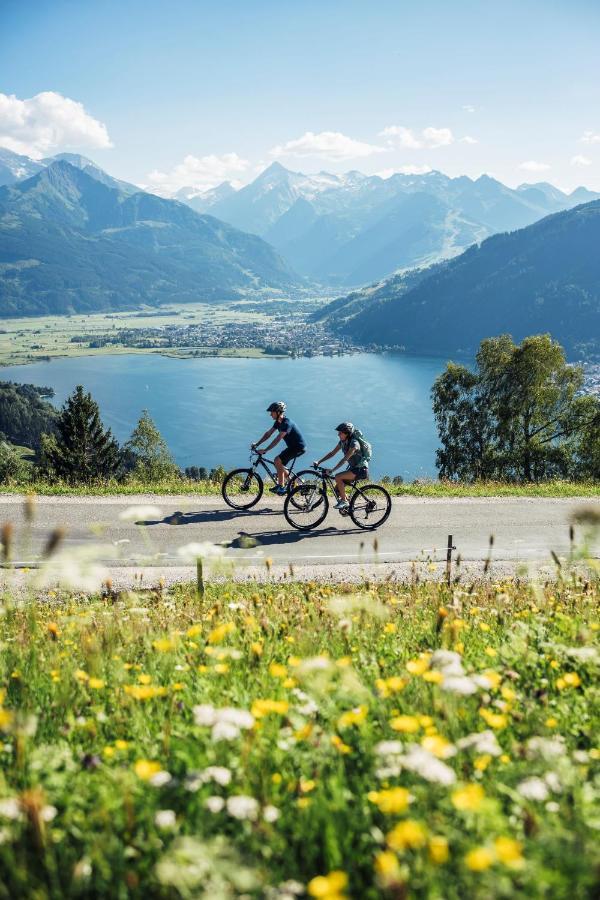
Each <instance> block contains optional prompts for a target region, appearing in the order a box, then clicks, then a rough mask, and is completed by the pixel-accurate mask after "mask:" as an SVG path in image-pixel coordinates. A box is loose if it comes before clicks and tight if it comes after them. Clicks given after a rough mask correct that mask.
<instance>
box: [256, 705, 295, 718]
mask: <svg viewBox="0 0 600 900" xmlns="http://www.w3.org/2000/svg"><path fill="white" fill-rule="evenodd" d="M289 706H290V705H289V703H288V702H287V700H255V701H254V703H253V704H252V708H251V710H250V711H251V713H252V715H253V716H254V718H255V719H262V718H263V716H268V715H269V714H270V713H274V714H275V715H278V716H285V714H286V713H287V711H288V709H289Z"/></svg>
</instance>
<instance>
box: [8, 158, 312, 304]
mask: <svg viewBox="0 0 600 900" xmlns="http://www.w3.org/2000/svg"><path fill="white" fill-rule="evenodd" d="M99 171H100V172H101V170H99ZM101 174H104V173H101ZM129 188H130V186H127V189H123V188H122V187H121V186H120V185H119V183H118V182H116V181H115V180H114V179H110V176H106V179H104V178H103V179H99V177H98V174H97V173H95V172H94V173H92V174H90V172H89V167H87V166H84V167H83V168H82V167H79V166H77V167H76V166H73V165H71V163H69V162H67V161H64V160H59V161H57V162H54V163H52V164H51V165H50V166H48V167H47V168H45V169H43V170H42V171H41V172H39V173H38V174H37V175H34V176H33V177H32V178H28V179H26V180H24V181H19V182H17V183H15V184H13V185H10V186H6V185H5V186H4V187H1V188H0V315H5V316H18V315H34V314H43V313H70V312H74V311H77V312H86V311H95V310H111V309H123V308H131V307H134V306H139V305H140V304H159V303H161V302H188V301H211V300H228V299H236V298H238V297H239V296H240V295H241V294H242V293H243V292H244V291H246V290H248V289H267V288H277V289H289V288H290V287H293V286H294V285H295V284H297V283H298V279H297V276H295V274H294V273H293V272H292V271H291V269H290V268H289V266H288V265H287V264H286V263H285V262H284V261H283V259H282V258H281V257H280V256H279V255H278V254H277V253H276V252H275V251H274V250H273V248H272V247H270V246H269V245H268V244H267V243H266V242H265V241H263V240H262V239H261V238H259V237H257V236H256V235H252V234H244V233H243V232H241V231H238V230H237V229H236V228H233V227H232V226H230V225H227V224H225V223H224V222H220V221H218V220H217V219H215V218H213V217H212V216H201V215H199V214H197V213H195V212H193V211H192V210H191V209H190V208H189V207H187V206H186V205H185V204H183V203H177V202H175V201H172V200H164V199H162V198H160V197H157V196H155V195H153V194H146V193H144V192H142V191H136V192H135V193H134V192H132V191H131V190H130V189H129Z"/></svg>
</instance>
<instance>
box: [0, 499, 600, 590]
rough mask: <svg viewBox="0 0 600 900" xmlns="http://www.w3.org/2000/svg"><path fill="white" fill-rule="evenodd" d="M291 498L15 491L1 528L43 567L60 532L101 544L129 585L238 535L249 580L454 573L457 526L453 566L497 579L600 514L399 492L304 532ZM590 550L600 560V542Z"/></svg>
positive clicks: (0, 512) (1, 508)
mask: <svg viewBox="0 0 600 900" xmlns="http://www.w3.org/2000/svg"><path fill="white" fill-rule="evenodd" d="M137 507H139V509H137V511H136V508H137ZM142 507H155V509H154V510H151V509H146V510H144V509H142ZM282 507H283V501H282V500H280V499H279V498H274V497H271V498H266V499H263V500H262V501H261V503H260V504H259V505H258V506H257V507H256V508H255V509H254V510H252V511H250V512H236V511H234V510H232V509H230V508H229V507H227V506H226V505H225V503H224V502H223V501H222V500H221V498H220V497H198V496H175V497H166V496H161V497H158V496H148V495H144V496H136V497H123V496H119V497H39V498H36V500H35V502H34V505H33V506H32V507H29V510H30V515H29V516H28V515H27V507H26V504H25V501H24V498H23V497H19V496H9V495H4V496H2V497H0V525H2V524H4V523H11V526H12V529H11V540H10V543H11V564H12V566H13V567H14V568H15V569H16V571H17V572H19V571H21V572H22V571H23V570H24V569H32V568H36V567H37V566H38V565H39V564H40V561H41V559H42V557H43V554H44V548H45V547H46V545H47V542H48V539H49V536H50V535H51V534H52V533H53V532H56V530H57V529H60V530H61V540H60V548H62V552H63V553H64V552H65V551H68V550H69V549H74V550H75V551H76V552H79V551H80V549H81V548H90V552H91V548H92V547H94V546H95V547H96V548H98V549H97V553H96V555H97V556H98V558H99V559H100V561H101V562H102V563H103V564H104V566H105V567H106V571H107V572H108V573H109V575H110V577H111V578H112V579H113V581H115V583H117V584H119V585H122V586H127V585H131V584H137V583H138V582H139V579H140V576H142V577H143V578H144V579H145V583H150V582H156V581H157V580H158V579H162V581H164V582H165V583H171V582H173V581H178V580H186V579H189V578H191V577H192V576H193V574H194V572H195V569H194V567H192V566H191V565H190V560H189V559H186V558H184V557H182V556H181V552H180V551H181V548H182V547H185V546H186V545H188V544H190V543H198V542H200V543H204V542H208V543H210V544H227V545H228V549H227V551H226V558H227V560H230V561H231V562H232V563H233V564H234V565H235V572H236V577H238V578H248V577H252V578H264V577H268V578H285V577H288V578H289V577H295V578H303V579H304V578H306V579H312V578H328V579H333V580H352V581H356V580H360V579H362V578H365V577H369V578H375V577H381V578H386V577H388V578H398V579H405V578H410V577H415V573H418V574H419V577H431V578H435V577H444V573H445V560H446V547H447V543H448V536H449V535H451V536H452V544H453V547H455V548H456V549H455V550H454V551H453V556H452V559H453V562H452V565H453V569H452V571H453V574H456V573H459V574H460V573H461V572H462V573H463V575H464V576H465V577H475V576H477V575H483V574H486V575H493V576H494V577H497V576H500V575H505V574H511V573H523V574H525V572H526V571H527V572H529V573H530V574H532V573H535V574H540V573H541V574H552V572H554V573H556V563H555V561H554V558H553V556H552V553H554V554H555V556H556V557H558V558H559V559H564V558H567V557H568V556H569V554H570V552H571V550H572V549H573V547H578V546H580V545H581V542H582V541H583V531H582V528H581V527H580V526H578V525H576V526H575V528H574V543H573V544H572V543H571V534H570V526H571V523H572V521H573V515H574V514H576V513H577V511H579V510H581V509H582V508H583V507H593V508H594V509H595V510H596V511H597V512H600V501H599V500H598V499H589V500H588V499H583V498H578V499H545V498H544V499H541V498H487V497H486V498H452V499H431V498H418V497H395V498H394V499H393V508H392V513H391V515H390V518H389V519H388V521H387V522H386V523H385V524H384V525H383V526H382V527H381V528H380V529H378V530H377V531H376V532H365V531H362V530H360V529H357V528H356V527H355V526H354V525H353V523H352V522H351V521H350V520H349V519H348V518H342V517H341V516H340V515H339V514H338V513H337V512H335V511H334V510H330V512H329V515H328V517H327V519H326V520H325V521H324V522H323V524H322V525H321V526H320V527H319V528H317V529H316V530H315V531H311V532H308V533H306V532H297V531H295V530H293V529H292V528H291V527H290V526H289V525H288V523H287V522H286V521H285V519H284V517H283V514H282ZM132 509H133V510H134V515H133V519H126V518H123V515H124V514H125V515H127V511H128V510H132ZM589 549H590V552H591V555H592V556H593V557H594V558H596V559H598V558H599V556H600V544H599V542H598V541H596V542H595V543H594V544H593V545H592V546H591V547H590V548H589ZM486 560H488V562H487V564H486ZM457 561H458V564H459V568H458V569H457V568H456V564H457ZM3 571H4V575H3V576H2V577H3V578H4V580H5V581H6V578H9V577H10V578H13V579H14V578H15V577H16V576H15V571H14V569H13V571H12V572H10V571H9V570H6V569H5V570H3ZM0 581H1V578H0Z"/></svg>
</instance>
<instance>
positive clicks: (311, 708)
mask: <svg viewBox="0 0 600 900" xmlns="http://www.w3.org/2000/svg"><path fill="white" fill-rule="evenodd" d="M292 694H293V695H294V697H296V699H297V700H299V701H300V703H301V704H302V705H301V706H297V707H296V711H297V712H299V713H300V715H301V716H314V715H316V713H318V712H319V707H318V706H317V704H316V703H315V701H314V700H313V699H312V698H311V697H309V696H308V694H305V693H304V691H301V690H300V688H294V690H293V691H292Z"/></svg>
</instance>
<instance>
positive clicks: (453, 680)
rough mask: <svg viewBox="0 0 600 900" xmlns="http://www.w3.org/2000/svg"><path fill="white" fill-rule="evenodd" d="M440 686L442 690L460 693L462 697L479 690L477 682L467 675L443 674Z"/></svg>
mask: <svg viewBox="0 0 600 900" xmlns="http://www.w3.org/2000/svg"><path fill="white" fill-rule="evenodd" d="M440 687H441V689H442V690H443V691H449V692H450V693H451V694H461V695H462V696H463V697H468V696H469V695H471V694H476V693H477V691H478V690H479V685H478V684H477V682H476V681H475V680H474V679H473V678H469V676H468V675H444V680H443V681H442V683H441V684H440Z"/></svg>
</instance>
